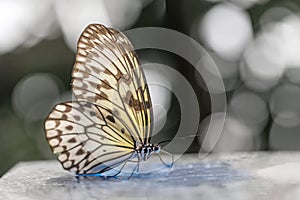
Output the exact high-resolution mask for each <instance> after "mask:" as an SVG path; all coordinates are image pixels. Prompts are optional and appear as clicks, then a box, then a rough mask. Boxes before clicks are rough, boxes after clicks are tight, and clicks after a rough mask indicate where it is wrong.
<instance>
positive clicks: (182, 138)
mask: <svg viewBox="0 0 300 200" xmlns="http://www.w3.org/2000/svg"><path fill="white" fill-rule="evenodd" d="M195 137H199V136H198V135H189V136H186V137H180V138H173V139H170V140H163V141H160V142H159V143H158V145H160V144H162V143H166V142H171V141H173V140H185V139H187V138H195Z"/></svg>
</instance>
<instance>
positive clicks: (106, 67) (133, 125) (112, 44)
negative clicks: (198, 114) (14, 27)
mask: <svg viewBox="0 0 300 200" xmlns="http://www.w3.org/2000/svg"><path fill="white" fill-rule="evenodd" d="M72 77H73V80H72V88H73V92H74V95H75V97H76V98H77V100H79V101H88V102H91V103H94V104H95V105H100V106H103V107H105V108H107V109H109V110H110V112H111V113H113V115H115V116H119V117H120V118H121V119H122V120H123V121H124V125H125V126H126V127H127V129H128V130H129V132H128V133H125V135H127V137H128V139H129V138H131V137H132V138H133V139H134V141H136V142H137V143H140V144H147V143H149V142H150V136H151V135H150V134H151V131H152V124H151V120H152V118H153V117H152V115H153V114H152V104H151V99H150V94H149V89H148V86H147V84H146V80H145V76H144V73H143V70H142V68H141V66H140V64H139V61H138V58H137V55H136V53H135V52H134V50H133V46H132V44H131V43H130V41H129V40H128V39H127V37H126V36H125V35H124V34H122V33H120V32H118V31H116V30H114V29H111V28H106V27H105V26H103V25H100V24H91V25H89V26H88V27H87V28H86V29H85V30H84V31H83V33H82V35H81V36H80V39H79V42H78V49H77V56H76V63H75V65H74V69H73V73H72ZM111 125H112V126H115V125H114V124H113V123H112V124H111ZM120 131H121V130H120Z"/></svg>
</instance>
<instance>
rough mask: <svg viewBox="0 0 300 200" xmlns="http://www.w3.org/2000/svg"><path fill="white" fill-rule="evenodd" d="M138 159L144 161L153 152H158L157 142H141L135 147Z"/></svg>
mask: <svg viewBox="0 0 300 200" xmlns="http://www.w3.org/2000/svg"><path fill="white" fill-rule="evenodd" d="M135 152H136V155H137V158H138V160H140V161H146V160H148V159H149V158H150V156H151V155H152V154H153V153H159V152H160V146H159V145H157V144H150V143H149V144H146V145H144V144H141V145H138V146H137V147H136V149H135Z"/></svg>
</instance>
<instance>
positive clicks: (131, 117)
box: [45, 24, 173, 176]
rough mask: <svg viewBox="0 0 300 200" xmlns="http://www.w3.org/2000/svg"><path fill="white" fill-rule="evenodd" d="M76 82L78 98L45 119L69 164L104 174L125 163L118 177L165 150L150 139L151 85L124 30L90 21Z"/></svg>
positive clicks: (79, 52) (81, 42)
mask: <svg viewBox="0 0 300 200" xmlns="http://www.w3.org/2000/svg"><path fill="white" fill-rule="evenodd" d="M71 85H72V91H73V94H74V96H75V98H76V101H71V102H65V103H60V104H58V105H56V106H55V107H54V108H53V109H52V111H51V112H50V114H49V115H48V117H47V118H46V120H45V133H46V138H47V141H48V143H49V145H50V147H51V150H52V152H53V153H55V154H58V160H59V161H60V163H61V164H62V166H63V168H64V169H66V170H69V171H73V172H75V173H76V174H77V175H101V174H103V173H104V172H107V171H109V170H111V169H114V168H117V167H119V168H120V169H119V171H118V172H117V173H116V174H114V176H116V175H118V174H119V173H120V172H121V171H122V169H123V167H124V166H125V165H126V164H127V163H128V162H136V163H137V164H136V166H135V168H134V169H133V171H132V174H133V173H134V172H135V171H138V169H139V163H140V162H141V161H146V160H148V159H149V158H150V157H151V156H152V155H153V154H158V155H160V154H159V153H160V152H161V151H162V149H161V146H160V145H159V144H152V143H151V142H150V139H151V132H152V120H153V110H152V103H151V98H150V93H149V88H148V85H147V82H146V78H145V75H144V72H143V70H142V68H141V66H140V63H139V60H138V57H137V54H136V53H135V51H134V48H133V45H132V44H131V42H130V41H129V40H128V38H127V37H126V36H125V35H124V34H122V33H121V32H119V31H117V30H115V29H113V28H107V27H105V26H104V25H101V24H90V25H88V26H87V27H86V29H85V30H84V31H83V32H82V34H81V36H80V38H79V41H78V44H77V54H76V61H75V64H74V67H73V70H72V82H71ZM159 158H160V159H161V156H159ZM172 159H173V158H172ZM135 160H136V161H135ZM161 161H162V162H163V160H162V159H161ZM163 163H164V164H166V163H165V162H163ZM172 164H173V160H172ZM172 164H171V165H172ZM166 165H167V164H166ZM171 165H168V166H169V167H171ZM132 174H131V175H132Z"/></svg>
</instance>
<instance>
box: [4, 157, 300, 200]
mask: <svg viewBox="0 0 300 200" xmlns="http://www.w3.org/2000/svg"><path fill="white" fill-rule="evenodd" d="M201 157H202V156H201ZM159 165H160V163H159V160H156V159H153V160H149V161H147V162H145V163H144V164H143V165H142V166H141V168H143V167H144V166H146V168H147V170H148V169H157V167H158V166H159ZM299 171H300V153H297V152H275V153H274V152H273V153H267V152H251V153H222V154H210V155H209V156H207V157H205V158H201V159H200V158H199V155H198V154H186V155H184V156H181V157H180V158H179V159H178V160H177V161H176V162H175V164H174V167H173V168H172V169H168V168H162V169H160V170H153V171H149V170H148V171H147V172H145V173H142V174H134V175H133V176H132V177H131V178H130V179H128V178H127V177H128V174H126V172H125V173H124V174H123V175H121V176H120V177H118V178H104V177H80V178H79V179H78V178H76V177H75V176H74V175H73V174H72V173H70V172H67V171H65V170H63V169H62V167H61V166H60V164H59V163H58V161H55V160H49V161H31V162H20V163H18V164H17V165H16V166H15V167H13V168H12V169H11V170H10V171H8V172H7V173H6V174H5V175H4V176H3V177H2V178H1V179H0V199H24V200H25V199H26V200H27V199H75V200H76V199H80V200H82V199H118V200H121V199H183V198H184V199H214V200H215V199H216V200H219V199H232V200H243V199H246V200H248V199H249V200H253V199H255V198H256V199H259V200H260V199H263V200H264V199H270V200H271V199H272V200H274V199H280V200H289V199H292V200H297V199H299V200H300V173H299Z"/></svg>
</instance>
